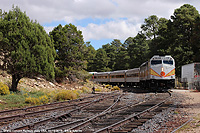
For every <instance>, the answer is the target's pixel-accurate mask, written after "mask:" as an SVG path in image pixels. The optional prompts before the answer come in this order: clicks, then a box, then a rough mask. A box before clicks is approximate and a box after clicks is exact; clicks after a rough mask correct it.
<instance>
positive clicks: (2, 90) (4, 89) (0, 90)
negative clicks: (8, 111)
mask: <svg viewBox="0 0 200 133" xmlns="http://www.w3.org/2000/svg"><path fill="white" fill-rule="evenodd" d="M7 94H10V90H9V87H8V86H7V85H6V84H4V83H2V82H0V95H7Z"/></svg>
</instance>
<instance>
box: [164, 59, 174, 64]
mask: <svg viewBox="0 0 200 133" xmlns="http://www.w3.org/2000/svg"><path fill="white" fill-rule="evenodd" d="M163 63H164V64H169V65H173V61H172V60H163Z"/></svg>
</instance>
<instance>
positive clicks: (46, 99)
mask: <svg viewBox="0 0 200 133" xmlns="http://www.w3.org/2000/svg"><path fill="white" fill-rule="evenodd" d="M39 101H40V103H43V104H45V103H48V102H49V98H48V97H47V96H46V95H44V96H41V97H39Z"/></svg>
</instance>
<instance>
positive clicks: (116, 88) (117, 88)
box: [111, 86, 120, 91]
mask: <svg viewBox="0 0 200 133" xmlns="http://www.w3.org/2000/svg"><path fill="white" fill-rule="evenodd" d="M115 90H120V88H119V87H118V86H113V87H112V88H111V91H115Z"/></svg>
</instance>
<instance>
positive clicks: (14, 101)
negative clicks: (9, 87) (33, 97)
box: [0, 92, 27, 110]
mask: <svg viewBox="0 0 200 133" xmlns="http://www.w3.org/2000/svg"><path fill="white" fill-rule="evenodd" d="M25 98H26V97H25V96H23V95H21V93H13V92H11V94H9V95H3V96H0V99H1V100H2V101H3V102H2V103H1V106H0V109H1V110H4V109H14V108H22V107H25V106H27V104H26V103H25V102H23V101H25Z"/></svg>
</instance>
